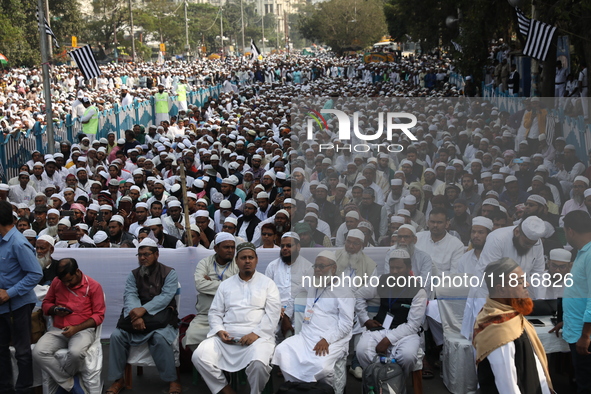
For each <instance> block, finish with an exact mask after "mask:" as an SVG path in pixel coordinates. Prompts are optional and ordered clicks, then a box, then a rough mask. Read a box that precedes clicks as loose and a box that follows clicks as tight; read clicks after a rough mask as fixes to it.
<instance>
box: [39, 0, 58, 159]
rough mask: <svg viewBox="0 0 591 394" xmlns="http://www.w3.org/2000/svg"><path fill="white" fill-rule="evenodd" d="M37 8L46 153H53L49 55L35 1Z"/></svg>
mask: <svg viewBox="0 0 591 394" xmlns="http://www.w3.org/2000/svg"><path fill="white" fill-rule="evenodd" d="M37 7H38V9H39V20H40V21H42V22H41V23H39V32H40V33H41V35H40V37H39V39H40V41H41V70H42V73H43V97H44V99H45V120H46V123H47V126H46V128H45V132H46V133H47V153H49V154H54V153H55V141H54V139H53V112H52V111H51V85H50V82H51V81H50V79H49V54H48V52H47V33H46V31H45V23H43V21H44V20H45V10H44V7H43V0H37Z"/></svg>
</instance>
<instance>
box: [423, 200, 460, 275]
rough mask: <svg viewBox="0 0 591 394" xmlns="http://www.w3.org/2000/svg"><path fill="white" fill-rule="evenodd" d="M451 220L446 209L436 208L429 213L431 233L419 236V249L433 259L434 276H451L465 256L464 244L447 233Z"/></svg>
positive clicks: (424, 232) (425, 232)
mask: <svg viewBox="0 0 591 394" xmlns="http://www.w3.org/2000/svg"><path fill="white" fill-rule="evenodd" d="M448 224H449V218H448V217H447V212H446V211H445V210H444V209H438V208H435V209H433V210H431V212H430V213H429V220H428V222H427V225H428V226H429V231H422V232H420V233H418V234H417V248H418V249H420V250H422V251H423V252H426V253H428V254H429V255H430V256H431V258H432V259H433V271H434V272H433V274H434V275H437V274H442V273H444V272H445V273H446V274H449V273H450V272H451V271H453V270H454V269H455V266H456V264H457V263H458V260H459V259H460V257H462V255H463V254H464V249H465V248H464V244H463V243H462V241H460V240H459V239H458V238H456V237H454V236H453V235H451V234H449V233H448V232H447V227H448Z"/></svg>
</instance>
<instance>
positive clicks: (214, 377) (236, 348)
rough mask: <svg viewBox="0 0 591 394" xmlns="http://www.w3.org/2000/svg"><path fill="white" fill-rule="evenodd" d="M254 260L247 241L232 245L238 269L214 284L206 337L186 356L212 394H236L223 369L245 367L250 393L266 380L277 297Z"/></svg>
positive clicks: (255, 392) (258, 390)
mask: <svg viewBox="0 0 591 394" xmlns="http://www.w3.org/2000/svg"><path fill="white" fill-rule="evenodd" d="M257 263H258V257H257V254H256V247H255V246H254V245H253V244H252V243H250V242H244V243H241V244H240V245H238V246H237V247H236V264H237V265H238V269H239V273H238V275H234V276H232V277H231V278H229V279H227V280H225V281H223V282H222V283H221V284H220V285H219V287H218V291H217V292H216V294H215V297H214V299H213V302H212V304H211V308H210V309H209V326H210V328H211V329H210V330H209V333H208V334H207V337H208V338H207V339H206V340H205V341H203V342H201V344H200V345H199V347H198V348H197V350H195V352H194V353H193V357H192V358H191V361H192V362H193V365H195V368H197V371H198V372H199V373H200V374H201V376H202V377H203V380H205V383H207V386H208V387H209V389H210V390H211V392H212V393H220V392H221V393H223V394H230V393H235V391H234V390H233V389H232V388H231V387H230V385H228V381H227V380H226V378H225V376H224V373H223V371H227V372H238V371H240V370H242V369H243V368H246V375H247V376H248V383H249V384H250V392H251V394H260V393H261V392H262V391H263V389H264V387H265V385H266V384H267V381H268V380H269V374H270V372H271V366H270V362H271V357H272V356H273V351H274V350H275V329H276V327H277V324H278V322H279V317H280V315H281V298H280V296H279V290H278V289H277V286H276V285H275V282H273V281H272V280H271V279H270V278H268V277H266V276H265V275H263V274H261V273H260V272H257V271H256V266H257Z"/></svg>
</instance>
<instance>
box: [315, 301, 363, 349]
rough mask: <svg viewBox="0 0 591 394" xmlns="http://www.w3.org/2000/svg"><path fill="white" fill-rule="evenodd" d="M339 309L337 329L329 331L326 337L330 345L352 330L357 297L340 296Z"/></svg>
mask: <svg viewBox="0 0 591 394" xmlns="http://www.w3.org/2000/svg"><path fill="white" fill-rule="evenodd" d="M337 309H338V316H339V319H338V326H337V329H336V330H330V331H328V332H329V334H328V335H326V337H325V338H324V339H326V342H328V344H329V345H330V344H332V343H335V342H336V341H338V340H340V339H343V338H345V337H346V336H347V335H349V333H350V332H351V329H352V327H353V316H354V313H353V312H354V310H355V299H354V298H352V297H351V296H344V297H338V298H337ZM366 313H367V312H366Z"/></svg>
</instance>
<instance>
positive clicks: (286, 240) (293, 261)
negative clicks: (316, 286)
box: [265, 232, 314, 337]
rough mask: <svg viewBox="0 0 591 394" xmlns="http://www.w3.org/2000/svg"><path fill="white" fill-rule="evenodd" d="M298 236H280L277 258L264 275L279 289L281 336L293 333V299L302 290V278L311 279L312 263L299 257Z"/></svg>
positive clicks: (288, 234) (293, 233)
mask: <svg viewBox="0 0 591 394" xmlns="http://www.w3.org/2000/svg"><path fill="white" fill-rule="evenodd" d="M300 248H301V246H300V236H299V235H298V234H297V233H295V232H287V233H285V234H283V235H282V236H281V249H280V251H279V256H280V257H279V258H278V259H275V260H273V261H271V262H270V263H269V265H268V266H267V269H266V270H265V275H266V276H268V277H269V278H271V279H272V280H273V281H274V282H275V284H276V285H277V288H278V289H279V296H280V297H281V306H282V312H283V313H282V317H281V322H280V323H281V334H282V335H283V337H286V335H288V332H292V333H293V331H294V328H293V316H294V307H293V304H294V299H295V297H296V296H297V295H298V293H299V292H300V290H301V289H302V280H303V278H304V276H308V277H312V275H314V270H313V268H312V263H311V262H310V261H308V260H307V259H306V258H304V257H303V256H301V255H300Z"/></svg>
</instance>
